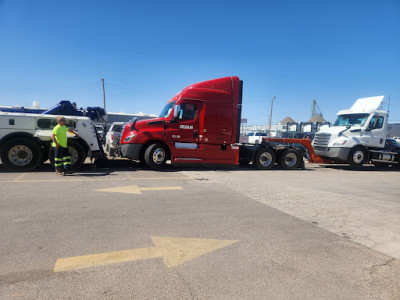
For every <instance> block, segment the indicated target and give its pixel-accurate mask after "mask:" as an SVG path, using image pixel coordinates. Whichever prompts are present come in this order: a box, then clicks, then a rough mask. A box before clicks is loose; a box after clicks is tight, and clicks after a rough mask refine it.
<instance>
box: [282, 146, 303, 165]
mask: <svg viewBox="0 0 400 300" xmlns="http://www.w3.org/2000/svg"><path fill="white" fill-rule="evenodd" d="M301 159H302V156H301V155H300V153H299V151H296V150H294V149H286V150H285V151H283V153H282V154H281V155H280V157H279V162H278V164H279V166H280V167H281V168H282V169H285V170H294V169H297V168H298V167H299V165H300V161H301Z"/></svg>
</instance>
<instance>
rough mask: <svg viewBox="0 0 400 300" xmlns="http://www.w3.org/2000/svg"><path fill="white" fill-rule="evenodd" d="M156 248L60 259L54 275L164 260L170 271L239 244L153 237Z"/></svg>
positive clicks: (230, 241) (224, 241) (231, 241)
mask: <svg viewBox="0 0 400 300" xmlns="http://www.w3.org/2000/svg"><path fill="white" fill-rule="evenodd" d="M152 240H153V242H154V244H155V245H156V246H155V247H150V248H141V249H132V250H124V251H116V252H108V253H100V254H91V255H84V256H75V257H67V258H60V259H57V261H56V264H55V266H54V272H63V271H70V270H75V269H84V268H90V267H96V266H104V265H109V264H116V263H122V262H128V261H135V260H141V259H148V258H155V257H162V258H163V260H164V263H165V264H166V265H167V267H168V268H172V267H175V266H177V265H180V264H183V263H185V262H187V261H189V260H192V259H194V258H196V257H198V256H200V255H204V254H207V253H210V252H213V251H215V250H217V249H221V248H224V247H226V246H229V245H231V244H234V243H236V242H237V241H235V240H215V239H192V238H173V237H172V238H171V237H157V236H153V237H152Z"/></svg>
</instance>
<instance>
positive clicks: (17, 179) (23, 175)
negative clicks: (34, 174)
mask: <svg viewBox="0 0 400 300" xmlns="http://www.w3.org/2000/svg"><path fill="white" fill-rule="evenodd" d="M26 175H28V173H22V174H21V175H19V176H18V177H17V178H15V179H14V180H13V181H19V180H21V179H22V178H24V177H25V176H26Z"/></svg>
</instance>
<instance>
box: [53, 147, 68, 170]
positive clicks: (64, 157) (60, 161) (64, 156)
mask: <svg viewBox="0 0 400 300" xmlns="http://www.w3.org/2000/svg"><path fill="white" fill-rule="evenodd" d="M54 167H55V168H56V171H58V172H61V171H63V170H66V171H68V170H69V169H70V167H71V155H70V154H69V151H68V148H64V147H61V146H59V147H58V149H57V148H54Z"/></svg>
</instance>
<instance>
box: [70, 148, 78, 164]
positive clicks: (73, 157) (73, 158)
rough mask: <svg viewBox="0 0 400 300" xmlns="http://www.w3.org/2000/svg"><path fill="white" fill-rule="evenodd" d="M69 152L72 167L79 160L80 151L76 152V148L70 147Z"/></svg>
mask: <svg viewBox="0 0 400 300" xmlns="http://www.w3.org/2000/svg"><path fill="white" fill-rule="evenodd" d="M68 152H69V154H70V155H71V165H73V164H74V163H76V162H77V161H78V159H79V153H78V151H76V149H75V148H72V147H68Z"/></svg>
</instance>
